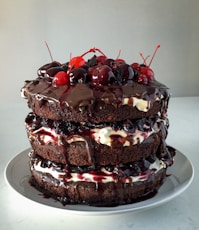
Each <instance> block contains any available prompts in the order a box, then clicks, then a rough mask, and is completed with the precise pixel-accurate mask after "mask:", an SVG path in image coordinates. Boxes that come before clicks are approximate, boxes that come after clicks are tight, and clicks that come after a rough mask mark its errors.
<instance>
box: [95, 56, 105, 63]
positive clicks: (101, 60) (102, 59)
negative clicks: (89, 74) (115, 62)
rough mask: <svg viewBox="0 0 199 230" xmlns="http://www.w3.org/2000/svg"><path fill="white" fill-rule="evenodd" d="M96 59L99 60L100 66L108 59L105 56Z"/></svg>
mask: <svg viewBox="0 0 199 230" xmlns="http://www.w3.org/2000/svg"><path fill="white" fill-rule="evenodd" d="M96 59H97V62H98V64H101V63H103V62H104V61H105V60H106V59H107V57H106V56H104V55H100V56H97V57H96Z"/></svg>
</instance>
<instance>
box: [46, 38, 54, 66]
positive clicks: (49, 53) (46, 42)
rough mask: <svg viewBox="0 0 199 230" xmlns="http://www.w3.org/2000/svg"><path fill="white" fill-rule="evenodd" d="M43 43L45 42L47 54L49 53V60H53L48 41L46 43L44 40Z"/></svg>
mask: <svg viewBox="0 0 199 230" xmlns="http://www.w3.org/2000/svg"><path fill="white" fill-rule="evenodd" d="M45 44H46V47H47V49H48V52H49V54H50V59H51V61H52V62H53V56H52V53H51V51H50V48H49V46H48V43H47V42H46V41H45Z"/></svg>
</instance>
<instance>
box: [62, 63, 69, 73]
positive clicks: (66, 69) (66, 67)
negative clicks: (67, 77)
mask: <svg viewBox="0 0 199 230" xmlns="http://www.w3.org/2000/svg"><path fill="white" fill-rule="evenodd" d="M68 65H69V62H66V63H64V64H62V65H61V68H62V69H63V71H65V72H67V71H68Z"/></svg>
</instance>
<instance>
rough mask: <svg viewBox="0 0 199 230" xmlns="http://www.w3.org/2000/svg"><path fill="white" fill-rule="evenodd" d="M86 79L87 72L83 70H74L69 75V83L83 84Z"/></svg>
mask: <svg viewBox="0 0 199 230" xmlns="http://www.w3.org/2000/svg"><path fill="white" fill-rule="evenodd" d="M86 77H87V71H86V70H85V69H84V68H74V69H72V70H71V72H70V74H69V78H70V83H71V84H75V83H85V82H86Z"/></svg>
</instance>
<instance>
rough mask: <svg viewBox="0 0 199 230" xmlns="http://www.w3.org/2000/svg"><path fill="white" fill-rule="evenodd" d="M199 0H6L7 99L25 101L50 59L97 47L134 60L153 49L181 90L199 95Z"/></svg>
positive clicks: (0, 5) (1, 46)
mask: <svg viewBox="0 0 199 230" xmlns="http://www.w3.org/2000/svg"><path fill="white" fill-rule="evenodd" d="M198 12H199V1H198V0H189V1H187V0H166V1H165V0H147V1H144V0H134V1H132V0H98V1H96V0H83V1H82V0H68V1H67V0H56V1H53V0H42V1H40V0H32V1H28V0H16V1H11V0H0V80H1V82H0V103H1V102H3V101H4V102H5V100H6V102H7V103H10V102H14V103H15V102H20V101H21V100H22V99H21V98H20V88H21V87H22V86H23V83H24V80H26V79H33V78H35V77H36V71H37V69H38V68H39V67H40V66H42V65H43V64H46V63H48V62H50V56H49V54H48V51H47V48H46V46H45V43H44V41H45V40H46V41H47V42H48V45H49V47H50V49H51V52H52V55H53V58H54V59H55V60H57V61H60V62H66V61H68V60H69V57H70V53H72V55H73V56H77V55H80V54H82V53H84V52H85V51H87V50H88V49H89V48H92V47H97V48H100V49H102V51H104V53H106V54H107V55H108V56H110V57H116V56H117V54H118V51H119V49H121V50H122V53H121V58H124V59H126V61H127V62H128V63H129V64H130V63H132V62H135V61H138V62H142V59H141V58H140V56H139V52H142V53H143V54H144V56H147V55H152V53H153V51H154V49H155V47H156V45H157V44H160V45H161V48H160V49H159V51H158V53H157V56H156V58H155V60H154V61H153V63H152V68H153V70H154V72H155V76H156V79H157V80H159V81H161V82H163V83H165V84H167V85H168V86H169V87H170V88H171V90H172V93H173V96H196V95H199V78H198V57H199V44H198V42H199V23H198V22H199V13H198Z"/></svg>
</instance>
